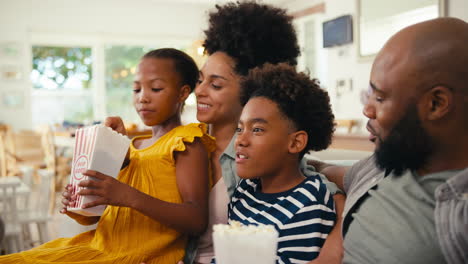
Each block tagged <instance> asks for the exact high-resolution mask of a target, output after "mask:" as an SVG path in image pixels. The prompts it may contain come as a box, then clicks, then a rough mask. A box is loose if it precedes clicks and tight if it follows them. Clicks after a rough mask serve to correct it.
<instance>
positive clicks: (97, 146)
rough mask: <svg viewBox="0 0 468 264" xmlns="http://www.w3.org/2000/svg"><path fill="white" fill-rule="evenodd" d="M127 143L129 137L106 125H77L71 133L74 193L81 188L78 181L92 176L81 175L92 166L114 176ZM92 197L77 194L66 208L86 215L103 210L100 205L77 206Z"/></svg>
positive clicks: (95, 213)
mask: <svg viewBox="0 0 468 264" xmlns="http://www.w3.org/2000/svg"><path fill="white" fill-rule="evenodd" d="M129 146H130V139H128V138H127V137H126V136H124V135H121V134H119V133H117V132H115V131H113V130H112V129H111V128H109V127H106V126H103V125H95V126H90V127H86V128H81V129H78V130H77V131H76V133H75V149H74V152H73V163H72V172H71V175H70V183H71V185H72V188H73V191H74V193H76V192H78V191H79V190H81V189H82V187H79V186H78V183H79V182H80V181H83V180H87V179H88V178H91V179H93V178H92V177H88V176H85V175H83V172H85V171H86V170H95V171H98V172H101V173H103V174H106V175H109V176H112V177H114V178H115V177H117V175H118V174H119V171H120V167H121V166H122V163H123V160H124V158H125V155H126V154H127V151H128V147H129ZM96 199H97V197H96V196H93V195H83V196H78V198H77V201H76V204H75V205H74V207H67V210H68V211H70V212H74V213H77V214H82V215H86V216H99V215H101V214H102V213H103V212H104V209H105V206H104V205H99V206H95V207H91V208H87V209H82V208H81V207H82V206H83V205H84V204H86V203H89V202H92V201H94V200H96Z"/></svg>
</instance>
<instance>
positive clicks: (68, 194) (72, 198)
mask: <svg viewBox="0 0 468 264" xmlns="http://www.w3.org/2000/svg"><path fill="white" fill-rule="evenodd" d="M62 197H63V198H62V204H63V208H62V209H61V210H60V213H61V214H66V213H67V207H69V206H71V207H73V206H74V204H75V202H76V195H74V193H73V187H72V186H71V184H67V185H66V186H65V191H64V192H63V193H62Z"/></svg>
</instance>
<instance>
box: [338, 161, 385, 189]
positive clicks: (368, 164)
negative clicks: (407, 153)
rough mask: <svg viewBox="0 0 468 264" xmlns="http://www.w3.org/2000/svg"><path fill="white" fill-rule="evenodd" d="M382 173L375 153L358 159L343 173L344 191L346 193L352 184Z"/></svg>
mask: <svg viewBox="0 0 468 264" xmlns="http://www.w3.org/2000/svg"><path fill="white" fill-rule="evenodd" d="M383 173H384V171H383V170H381V169H380V168H378V167H377V164H376V162H375V155H371V156H369V157H367V158H365V159H362V160H360V161H358V162H357V163H355V164H354V165H353V166H352V167H351V168H350V169H349V170H348V172H346V174H345V177H344V188H345V191H346V193H348V192H349V190H350V189H351V188H352V187H353V186H356V185H357V184H359V183H362V182H366V181H368V180H370V179H372V178H375V177H377V176H378V175H379V174H383Z"/></svg>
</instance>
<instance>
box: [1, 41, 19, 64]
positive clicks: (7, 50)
mask: <svg viewBox="0 0 468 264" xmlns="http://www.w3.org/2000/svg"><path fill="white" fill-rule="evenodd" d="M20 56H21V46H20V44H19V43H17V42H0V58H1V59H5V60H8V59H18V58H19V57H20Z"/></svg>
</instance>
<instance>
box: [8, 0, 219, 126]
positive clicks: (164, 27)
mask: <svg viewBox="0 0 468 264" xmlns="http://www.w3.org/2000/svg"><path fill="white" fill-rule="evenodd" d="M213 6H214V5H213V4H212V3H209V2H208V3H206V2H204V3H202V4H199V3H196V2H195V1H192V2H191V1H188V2H183V3H179V4H174V3H171V1H166V2H165V1H163V0H158V1H157V0H133V1H127V0H99V1H95V0H80V1H72V0H43V1H37V0H0V44H1V43H8V42H10V43H15V44H17V45H19V46H20V47H21V50H20V51H21V52H20V54H19V56H17V58H2V57H0V66H1V65H4V64H16V65H20V67H21V71H22V73H23V76H22V78H21V80H14V81H12V80H4V79H1V78H0V122H4V123H7V124H10V125H12V126H13V127H14V128H15V129H28V128H30V127H31V114H30V112H31V109H30V102H29V100H30V98H29V95H30V92H31V85H30V83H29V72H30V70H31V54H30V52H31V44H32V43H33V42H34V41H37V39H38V36H39V38H40V37H41V36H46V37H45V38H46V39H47V36H54V38H55V39H60V38H63V41H64V42H66V41H68V40H69V38H70V36H73V37H74V38H77V39H79V41H81V42H83V43H86V42H87V41H94V40H95V39H96V38H104V39H113V40H114V42H115V40H118V41H119V42H122V43H128V44H132V43H137V42H140V41H145V40H146V42H148V41H149V40H153V41H155V42H157V43H154V44H155V45H158V44H160V43H167V42H170V43H173V42H186V43H187V44H190V42H192V41H194V40H196V39H199V38H201V37H202V30H203V29H204V28H205V27H206V26H205V25H206V20H207V18H206V17H207V16H206V10H208V9H209V8H211V7H213ZM89 39H92V40H89ZM42 41H43V40H41V42H42ZM12 92H19V93H22V94H23V95H24V97H25V101H24V104H23V106H21V107H17V108H7V107H5V106H4V104H3V103H2V101H1V100H2V99H1V98H2V96H3V94H5V93H10V94H11V93H12Z"/></svg>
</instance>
